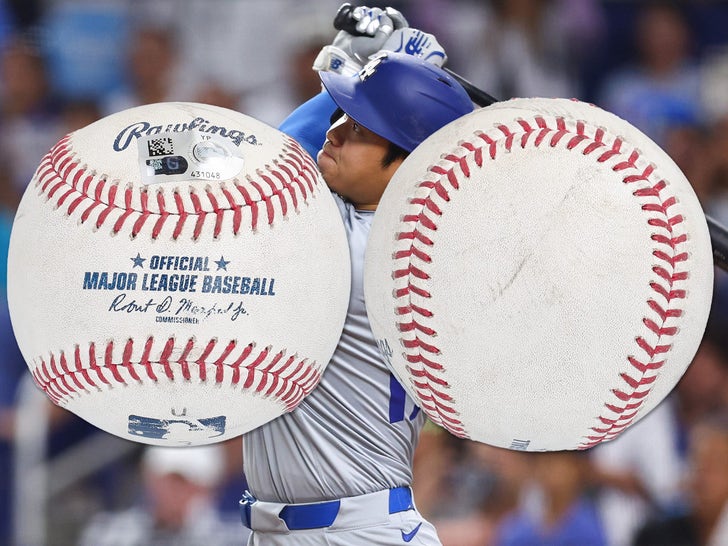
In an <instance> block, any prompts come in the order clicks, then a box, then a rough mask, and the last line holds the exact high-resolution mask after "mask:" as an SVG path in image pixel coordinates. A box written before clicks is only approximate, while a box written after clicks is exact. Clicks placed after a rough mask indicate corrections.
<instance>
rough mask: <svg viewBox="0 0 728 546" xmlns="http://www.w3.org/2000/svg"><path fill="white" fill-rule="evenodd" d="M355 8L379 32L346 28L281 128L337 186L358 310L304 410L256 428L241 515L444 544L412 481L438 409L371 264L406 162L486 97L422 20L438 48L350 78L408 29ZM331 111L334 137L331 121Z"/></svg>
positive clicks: (292, 527)
mask: <svg viewBox="0 0 728 546" xmlns="http://www.w3.org/2000/svg"><path fill="white" fill-rule="evenodd" d="M355 17H357V21H358V22H359V26H358V27H357V29H358V30H359V32H363V33H365V34H366V36H362V37H353V36H352V35H350V34H348V33H346V32H343V31H342V32H343V33H342V32H340V33H339V35H337V38H336V39H335V40H334V43H333V44H332V46H329V49H328V50H327V49H326V48H325V51H324V52H322V55H321V56H320V58H319V60H317V63H316V64H315V65H314V67H315V68H317V69H318V70H319V74H320V77H321V80H322V82H323V85H324V87H325V88H326V92H325V93H322V94H321V95H319V96H317V97H315V98H314V99H312V100H311V101H309V102H308V103H306V104H304V105H303V106H301V107H300V108H299V109H297V110H296V111H295V112H294V113H293V114H291V116H290V117H289V118H288V119H287V120H286V121H284V123H283V124H282V126H281V129H282V130H284V131H286V132H288V133H289V134H290V135H292V136H293V137H294V138H296V139H297V140H299V141H300V142H302V143H303V144H304V145H305V146H307V147H308V148H309V150H311V151H312V153H313V154H316V156H317V161H318V165H319V169H320V171H321V175H322V177H323V178H324V180H325V181H326V183H327V184H328V185H329V187H330V188H331V189H332V191H333V192H334V193H335V194H337V195H336V196H335V198H336V201H337V204H338V206H339V209H340V212H341V215H342V218H343V220H344V224H345V226H346V232H347V235H348V239H349V247H350V253H351V262H352V287H351V296H350V301H349V307H348V314H347V317H346V322H345V325H344V330H343V333H342V335H341V339H340V341H339V344H338V346H337V348H336V351H335V352H334V355H333V357H332V359H331V362H330V363H329V365H328V367H327V369H326V371H325V373H324V375H323V378H322V380H321V382H320V383H319V385H318V386H317V388H316V389H315V390H314V391H313V392H312V393H311V394H310V395H309V396H307V397H306V398H305V399H304V400H303V402H302V403H301V404H300V405H299V406H298V407H297V408H296V409H295V410H293V411H292V412H290V413H288V414H285V415H283V416H282V417H280V418H278V419H275V420H273V421H272V422H270V423H267V424H266V425H263V426H261V427H259V428H257V429H255V430H253V431H252V432H250V433H248V434H246V435H245V436H244V437H243V453H244V461H245V463H244V466H245V475H246V478H247V480H248V484H249V487H250V491H249V492H246V493H245V495H244V497H243V499H242V500H241V516H242V519H243V523H244V524H245V525H246V526H247V527H249V528H250V529H252V534H251V537H250V539H249V542H248V545H249V546H251V545H252V546H306V545H322V544H325V545H338V546H365V545H366V546H371V545H385V546H386V545H395V544H397V545H399V544H417V545H428V546H431V545H438V544H440V541H439V539H438V537H437V533H436V531H435V529H434V527H433V526H432V525H431V524H430V523H428V522H427V521H425V520H424V519H423V517H422V516H421V515H420V513H419V512H418V511H417V509H416V507H415V505H414V502H413V499H412V491H411V489H410V483H411V480H412V459H413V454H414V450H415V446H416V444H417V438H418V434H419V432H420V429H421V428H422V426H423V424H424V420H425V417H424V415H423V413H422V412H421V411H420V410H419V408H418V407H417V406H416V405H415V404H414V403H413V401H412V400H411V399H410V398H409V397H408V396H407V394H406V393H405V390H404V389H403V388H402V386H401V385H400V384H399V383H398V382H397V380H396V379H395V377H394V376H393V375H392V373H391V372H390V370H389V368H388V367H387V365H386V362H385V360H384V358H383V356H382V354H381V352H380V349H379V347H378V346H377V343H376V341H375V339H374V336H373V334H372V332H371V330H370V326H369V322H368V320H367V313H366V308H365V305H364V294H363V286H362V270H363V261H364V250H365V246H366V242H367V236H368V233H369V228H370V225H371V222H372V218H373V215H374V211H375V209H376V207H377V204H378V202H379V199H380V197H381V195H382V192H383V191H384V189H385V187H386V185H387V183H388V182H389V180H390V178H391V177H392V175H393V174H394V172H395V171H396V169H397V167H398V166H399V165H400V164H401V163H402V161H403V160H404V159H405V157H406V156H407V155H408V154H409V152H411V151H412V150H413V149H414V148H415V147H416V146H417V145H418V144H419V143H420V142H422V141H423V140H424V139H425V138H427V137H428V136H429V135H430V134H431V133H433V132H434V131H436V130H437V129H439V128H440V127H442V126H444V125H445V124H447V123H449V122H450V121H452V120H454V119H456V118H458V117H460V116H462V115H463V114H466V113H468V112H470V111H472V110H473V104H472V102H471V101H470V99H469V98H468V95H467V93H466V92H465V90H464V89H463V88H462V87H461V86H460V85H459V84H458V83H457V82H456V81H455V80H454V79H453V78H451V77H450V76H449V75H448V74H447V73H446V72H445V71H444V70H442V69H441V68H439V67H438V66H436V64H437V63H435V64H433V63H432V62H426V61H425V60H423V58H420V57H423V55H422V53H423V51H424V50H425V49H426V51H425V53H426V54H427V55H429V54H431V53H432V52H433V51H435V50H437V51H438V52H439V55H435V56H434V57H433V58H437V59H440V60H444V53H443V52H442V48H440V47H439V45H438V44H437V42H436V40H435V39H434V37H432V36H430V35H425V34H424V33H421V32H419V31H415V30H414V29H408V30H407V36H409V37H412V36H420V38H421V37H423V36H424V37H425V38H426V39H427V40H428V44H429V47H428V48H420V49H419V55H417V54H416V55H414V56H413V55H408V54H407V53H406V52H405V53H402V52H400V53H396V52H392V51H383V52H381V53H379V54H377V55H374V58H373V60H371V61H369V62H368V63H367V64H366V65H365V66H364V67H363V68H362V69H361V70H360V71H359V72H358V73H354V75H347V74H346V73H345V72H346V71H347V70H348V69H350V68H351V65H352V64H353V63H356V60H357V58H359V59H366V58H368V57H369V56H370V54H371V53H373V52H376V51H377V50H378V49H380V48H382V45H383V44H384V43H385V42H386V41H387V40H388V39H389V38H390V37H391V36H392V35H393V33H396V32H397V31H401V30H402V29H407V26H406V21H405V20H404V18H403V17H402V16H401V14H399V12H396V11H394V10H391V9H389V8H388V9H387V10H384V11H383V10H380V9H368V8H357V10H355ZM417 33H419V34H417ZM407 39H409V38H407ZM418 39H419V38H418ZM422 43H424V41H423V40H420V45H422ZM405 51H409V52H410V53H414V52H416V51H418V48H417V47H414V46H412V47H409V48H407V49H405ZM439 64H441V62H440V63H439ZM344 67H345V68H346V69H347V70H342V68H344ZM352 72H353V71H352ZM332 114H333V115H332ZM329 119H331V122H330V123H331V126H330V128H328V131H326V132H325V138H324V134H323V132H321V131H325V129H322V127H323V126H322V123H326V124H327V125H328V124H329ZM317 131H318V134H317ZM322 144H323V145H322Z"/></svg>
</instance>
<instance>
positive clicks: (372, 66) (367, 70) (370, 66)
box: [359, 51, 387, 81]
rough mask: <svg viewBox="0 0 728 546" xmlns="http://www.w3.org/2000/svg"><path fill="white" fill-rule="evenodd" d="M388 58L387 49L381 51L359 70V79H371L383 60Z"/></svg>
mask: <svg viewBox="0 0 728 546" xmlns="http://www.w3.org/2000/svg"><path fill="white" fill-rule="evenodd" d="M386 58H387V52H386V51H380V52H379V53H377V54H376V55H375V56H374V57H372V58H371V60H370V61H369V62H368V63H367V64H365V65H364V67H363V68H362V69H361V70H360V71H359V79H360V80H361V81H366V80H367V79H369V78H370V77H371V76H372V75H373V74H374V73H376V71H377V68H378V67H379V65H380V64H382V61H383V60H384V59H386Z"/></svg>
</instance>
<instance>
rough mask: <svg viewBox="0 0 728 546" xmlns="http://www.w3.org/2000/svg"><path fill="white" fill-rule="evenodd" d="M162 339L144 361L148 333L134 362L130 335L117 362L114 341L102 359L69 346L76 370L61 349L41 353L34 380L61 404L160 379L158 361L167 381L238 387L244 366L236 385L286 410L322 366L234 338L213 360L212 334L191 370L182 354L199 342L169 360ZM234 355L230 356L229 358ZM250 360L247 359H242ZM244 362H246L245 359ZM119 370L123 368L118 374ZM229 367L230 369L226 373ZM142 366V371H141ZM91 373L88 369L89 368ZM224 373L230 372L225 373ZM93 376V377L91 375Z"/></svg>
mask: <svg viewBox="0 0 728 546" xmlns="http://www.w3.org/2000/svg"><path fill="white" fill-rule="evenodd" d="M162 342H163V343H164V346H163V349H162V353H161V355H160V357H159V361H158V362H152V361H150V360H149V353H150V352H151V350H152V349H153V347H154V345H155V344H157V345H158V344H159V343H160V340H155V339H154V338H153V337H149V338H148V339H146V340H145V342H144V350H143V354H142V357H141V358H140V359H139V361H138V362H134V361H133V360H132V353H133V349H134V340H132V339H128V340H127V341H126V343H125V344H124V348H123V351H122V355H121V361H119V362H117V361H116V360H115V359H114V342H113V341H110V342H108V343H107V344H106V345H105V346H104V347H103V348H102V351H103V355H104V356H103V359H102V361H103V363H102V364H99V363H98V362H97V360H98V359H97V356H96V352H97V351H96V345H95V344H94V343H91V344H90V345H89V349H88V358H84V355H82V354H81V350H80V348H79V347H78V346H77V347H75V349H74V365H75V369H71V368H70V367H69V365H68V360H67V359H66V355H65V354H64V353H63V352H60V353H59V354H58V355H56V354H50V355H49V358H48V359H43V358H41V359H40V360H39V362H38V364H37V365H36V367H35V369H34V370H33V373H32V375H33V379H34V380H35V382H36V384H37V385H38V386H39V387H40V388H41V389H43V391H44V392H45V393H46V394H47V395H48V397H49V398H50V399H51V400H53V401H54V402H55V403H56V404H57V405H60V406H65V405H67V404H68V403H69V401H70V400H72V399H73V398H74V397H77V396H81V395H82V393H86V394H88V393H90V392H91V391H92V390H97V391H102V390H108V389H112V388H116V387H120V386H126V385H128V384H130V383H132V382H133V383H137V384H148V383H155V382H158V381H159V377H158V376H157V374H156V373H155V372H154V366H155V365H157V366H159V367H160V368H161V369H162V370H163V372H164V376H165V377H167V378H168V379H169V380H170V381H177V382H179V381H191V380H192V379H194V380H199V381H201V382H203V383H208V384H211V385H212V384H214V385H222V384H228V385H231V386H233V387H237V386H238V385H239V384H240V377H241V374H240V370H241V367H242V368H243V369H245V370H246V374H247V375H246V380H245V383H244V384H243V385H241V386H240V387H241V388H242V389H244V390H251V391H253V392H256V393H258V394H260V395H261V396H263V397H264V398H270V397H273V398H275V399H277V400H280V401H281V402H282V403H283V404H284V405H285V407H286V411H290V410H292V409H293V408H295V407H296V406H297V405H298V403H299V402H300V401H301V400H302V399H303V398H304V397H305V396H306V395H307V394H308V393H310V392H311V391H312V390H313V388H314V387H315V386H316V385H317V384H318V382H319V381H320V379H321V369H320V367H319V366H317V365H316V362H315V361H310V362H309V361H308V359H305V358H304V359H299V358H298V356H297V355H291V356H290V357H288V358H286V359H284V358H283V357H284V355H285V351H284V350H281V351H278V352H274V351H272V348H271V347H266V348H264V349H263V350H262V351H260V352H259V353H257V354H256V353H254V350H255V344H254V343H249V344H248V345H246V346H245V347H243V348H242V350H241V351H240V354H238V355H236V354H235V352H236V349H237V347H238V343H237V341H235V340H231V341H229V342H227V344H226V345H225V347H224V349H223V351H222V352H221V353H220V355H219V356H217V357H215V358H214V359H212V358H211V357H210V355H211V354H212V353H213V352H214V350H215V348H216V347H217V346H218V340H217V339H211V340H209V341H208V342H207V343H206V344H204V348H203V350H202V354H201V355H200V357H199V358H198V359H197V360H196V361H195V365H196V367H195V369H196V375H195V376H194V377H193V374H192V373H191V371H190V367H189V362H188V361H187V358H188V356H189V354H190V352H191V351H192V350H193V349H194V348H195V347H196V346H199V344H197V343H196V341H195V339H194V338H190V339H189V340H186V341H184V349H183V351H182V354H181V356H180V357H179V358H178V359H177V360H173V359H170V357H171V355H172V354H173V353H174V350H175V348H177V347H178V346H179V344H178V342H177V341H176V340H175V338H173V337H170V338H168V339H165V340H162ZM233 357H234V358H233ZM248 360H251V361H250V362H247V361H248ZM246 362H247V363H246ZM122 370H123V371H125V372H126V373H122ZM228 370H231V371H232V373H226V372H227V371H228ZM141 371H144V372H146V373H144V374H142V373H140V372H141ZM89 372H92V373H89ZM226 375H228V376H229V377H228V378H226ZM94 376H95V377H96V378H97V379H94Z"/></svg>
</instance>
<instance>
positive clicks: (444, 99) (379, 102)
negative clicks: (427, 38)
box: [319, 52, 474, 152]
mask: <svg viewBox="0 0 728 546" xmlns="http://www.w3.org/2000/svg"><path fill="white" fill-rule="evenodd" d="M319 76H320V77H321V81H322V82H323V84H324V87H325V88H326V90H327V91H328V93H329V95H331V97H332V98H333V100H334V102H336V104H337V105H338V107H339V108H340V109H341V110H342V111H343V112H345V113H346V114H348V115H349V116H350V117H352V118H353V119H355V120H356V121H357V122H358V123H360V124H361V125H362V126H364V127H366V128H367V129H369V130H370V131H372V132H373V133H375V134H377V135H379V136H381V137H382V138H384V139H386V140H388V141H390V142H392V143H394V144H396V145H397V146H399V147H400V148H402V149H404V150H405V151H407V152H411V151H412V150H414V149H415V148H416V147H417V146H418V145H419V144H420V142H422V141H423V140H425V139H426V138H427V137H429V136H430V135H431V134H432V133H434V132H435V131H437V130H438V129H440V128H441V127H444V126H445V125H447V124H448V123H450V122H451V121H453V120H455V119H457V118H459V117H461V116H463V115H465V114H467V113H470V112H472V111H473V109H474V106H473V103H472V101H471V100H470V97H469V96H468V94H467V92H466V91H465V89H464V88H463V86H462V85H460V83H458V82H457V81H456V80H455V79H454V78H453V77H452V76H450V75H449V74H448V73H447V72H446V71H444V70H443V69H441V68H440V67H438V66H435V65H433V64H432V63H428V62H426V61H424V60H422V59H420V58H417V57H413V56H412V55H407V54H404V53H393V52H383V53H380V54H379V55H377V56H376V57H374V58H372V60H371V61H369V62H368V63H367V64H366V65H365V66H364V68H362V70H361V71H360V72H359V73H358V74H356V75H354V76H351V77H348V76H342V75H340V74H336V73H334V72H320V73H319Z"/></svg>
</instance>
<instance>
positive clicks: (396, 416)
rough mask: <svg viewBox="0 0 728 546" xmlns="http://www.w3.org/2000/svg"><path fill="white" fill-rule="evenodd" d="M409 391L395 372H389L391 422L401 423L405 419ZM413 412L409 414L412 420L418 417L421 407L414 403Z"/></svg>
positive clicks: (408, 417)
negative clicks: (398, 379)
mask: <svg viewBox="0 0 728 546" xmlns="http://www.w3.org/2000/svg"><path fill="white" fill-rule="evenodd" d="M407 400H408V397H407V392H406V391H405V390H404V387H403V386H402V385H400V383H399V381H397V378H396V377H394V375H393V374H389V422H390V423H399V422H400V421H404V420H405V416H404V413H405V406H406V404H407ZM412 405H413V409H412V412H411V413H410V414H409V415H408V416H407V419H409V420H410V421H411V420H412V419H414V418H415V417H417V414H418V413H419V412H420V408H419V407H418V406H416V405H414V404H412Z"/></svg>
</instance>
